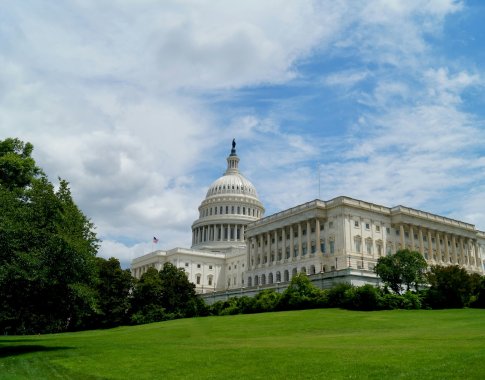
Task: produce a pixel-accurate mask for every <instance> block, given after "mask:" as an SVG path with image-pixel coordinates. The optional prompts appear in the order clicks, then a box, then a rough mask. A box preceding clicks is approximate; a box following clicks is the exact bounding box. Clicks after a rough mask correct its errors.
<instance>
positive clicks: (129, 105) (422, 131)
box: [0, 0, 483, 264]
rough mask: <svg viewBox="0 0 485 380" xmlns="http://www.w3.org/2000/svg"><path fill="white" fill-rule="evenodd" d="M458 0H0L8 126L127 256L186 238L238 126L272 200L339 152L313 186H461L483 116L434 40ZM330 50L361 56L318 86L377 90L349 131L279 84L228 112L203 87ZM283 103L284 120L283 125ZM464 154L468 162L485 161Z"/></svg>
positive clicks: (284, 77) (305, 188)
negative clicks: (319, 117) (328, 130)
mask: <svg viewBox="0 0 485 380" xmlns="http://www.w3.org/2000/svg"><path fill="white" fill-rule="evenodd" d="M461 7H462V5H461V3H459V2H455V1H430V2H427V3H426V4H422V2H420V1H406V2H399V1H375V2H360V1H350V2H345V1H328V2H313V1H299V2H287V1H283V0H282V1H277V0H271V1H265V2H260V1H245V2H238V3H235V2H230V3H229V2H226V1H213V2H206V3H203V2H199V1H184V2H178V1H166V2H163V3H159V2H152V1H143V2H101V3H100V2H95V1H88V2H86V1H83V2H75V1H73V2H68V3H49V4H47V3H42V4H41V3H37V2H35V1H34V2H14V3H11V4H9V6H8V7H7V6H6V7H4V9H3V12H2V15H0V25H2V26H1V27H0V40H2V44H1V46H0V66H1V67H2V71H1V72H0V136H13V135H14V136H17V137H20V138H22V139H24V140H28V141H31V142H33V143H34V145H35V151H34V155H35V157H36V159H37V160H38V163H39V164H40V165H41V166H42V167H44V168H45V169H46V171H47V173H48V174H49V176H50V178H51V179H53V178H56V177H57V176H61V177H63V178H66V179H67V180H68V181H70V183H71V188H72V191H73V194H74V197H75V199H76V201H77V202H78V203H79V204H80V206H81V207H82V209H83V210H84V211H85V213H86V214H87V215H88V216H90V217H91V218H92V219H93V221H94V222H95V224H96V225H97V226H98V232H99V234H100V235H101V237H102V238H103V239H104V240H105V241H104V242H103V245H102V250H101V254H102V255H103V256H111V255H112V254H110V252H113V255H115V254H116V255H119V256H118V257H121V258H122V260H123V262H124V263H125V264H126V263H127V262H128V261H129V260H130V258H132V257H133V256H134V255H137V254H139V253H140V252H141V251H144V250H145V249H147V246H145V245H143V244H142V243H139V242H142V241H149V240H150V239H151V238H152V235H154V234H158V237H159V238H160V240H161V242H163V243H164V244H165V245H164V248H171V246H172V245H188V244H190V224H191V222H192V221H193V220H194V219H195V218H196V217H197V206H198V204H199V203H200V201H201V200H202V199H203V197H204V195H205V188H206V187H207V186H208V185H209V182H210V181H211V180H212V179H215V177H216V176H217V175H218V174H220V173H222V172H223V169H224V167H223V163H224V161H223V160H224V156H223V157H222V158H221V156H220V152H221V148H220V147H219V146H220V143H221V141H225V142H227V144H229V142H230V140H231V139H232V138H233V137H237V138H238V142H242V143H243V144H244V145H242V146H243V152H244V153H245V154H246V155H245V156H244V157H242V166H243V168H245V169H247V170H245V174H247V176H248V177H249V178H250V179H252V180H253V182H254V183H255V184H256V185H257V188H258V189H259V192H260V194H261V197H262V198H263V200H264V201H265V202H267V209H269V210H274V211H277V210H278V209H279V208H283V207H290V206H292V205H294V204H296V203H301V202H303V201H306V200H309V199H313V198H315V197H316V193H317V180H316V177H315V175H314V172H315V169H314V168H315V166H316V162H319V161H320V159H321V158H324V159H325V160H324V161H325V162H328V161H329V160H332V159H333V160H334V161H335V162H334V163H333V164H326V163H325V164H323V166H322V167H323V169H324V171H325V174H324V176H322V178H325V181H324V182H325V183H323V187H322V189H323V190H324V191H323V192H322V194H328V195H330V194H335V195H337V193H339V194H338V195H340V194H348V195H354V196H362V197H363V198H366V199H369V200H376V201H378V200H379V199H383V201H384V200H389V202H390V203H391V204H393V203H394V202H393V200H394V198H395V194H399V193H400V192H402V193H403V194H404V195H403V196H402V197H401V198H400V199H402V200H403V203H404V201H406V202H409V203H411V205H415V204H424V203H425V202H426V201H427V200H429V199H431V198H432V197H435V196H439V194H440V191H439V190H437V188H440V187H442V188H445V189H446V188H450V186H465V185H467V183H466V181H465V182H463V179H461V178H460V177H462V176H460V175H457V173H459V172H460V171H461V170H465V169H466V168H467V167H469V166H470V165H471V164H472V163H473V161H474V160H476V158H477V157H476V155H474V154H472V153H469V154H468V155H466V154H465V155H463V154H461V152H463V151H465V152H471V150H473V147H474V146H476V144H478V143H479V142H481V141H482V140H481V137H480V135H479V134H478V133H477V124H476V120H474V119H473V117H472V116H471V115H468V114H466V113H464V112H462V111H461V110H460V109H459V108H458V107H459V105H460V102H461V97H462V94H463V91H466V90H467V89H469V88H470V87H471V86H476V85H478V84H479V83H480V81H481V79H480V75H479V74H477V73H474V72H473V71H470V70H466V69H463V70H461V69H454V70H451V69H449V68H448V67H447V66H446V64H444V63H442V62H440V64H435V63H434V62H432V54H431V52H430V49H429V45H428V43H427V36H429V35H430V34H432V35H434V36H437V35H439V34H440V33H441V30H442V25H443V22H444V20H445V18H446V17H447V16H449V15H450V14H453V13H455V12H457V11H458V10H460V8H461ZM314 53H318V54H316V55H314ZM322 55H323V56H326V55H328V56H329V57H337V56H343V57H348V58H349V60H351V61H352V62H353V64H352V65H349V66H347V67H341V68H339V70H338V71H334V72H330V73H328V74H326V75H323V77H325V78H326V79H325V80H324V84H325V85H326V86H327V87H328V86H330V87H332V86H338V88H339V89H338V90H339V91H342V90H343V91H345V90H349V91H354V90H355V89H356V88H359V86H360V85H361V84H362V83H364V82H365V83H366V85H367V86H369V88H371V89H370V90H369V89H368V88H365V89H363V88H359V91H357V92H356V93H355V94H354V96H355V97H356V98H357V100H358V101H359V105H362V106H363V107H366V110H365V111H364V112H362V114H361V115H360V118H361V122H360V123H359V122H357V123H356V124H355V126H354V127H353V129H352V130H351V132H352V133H353V134H354V135H353V136H351V137H350V138H344V137H341V136H338V137H334V139H330V138H327V139H324V138H322V137H321V136H319V137H316V136H315V135H314V131H311V130H309V128H307V127H306V126H305V120H304V117H303V116H304V115H303V116H302V113H304V112H305V111H304V110H303V109H300V106H302V104H299V103H298V101H297V100H295V99H290V100H285V99H282V100H280V99H276V100H272V102H268V104H269V105H267V106H266V107H267V108H266V112H260V111H258V110H257V109H252V108H251V106H248V107H246V106H245V105H241V104H238V103H237V102H234V104H235V107H236V108H238V110H236V111H234V113H233V115H232V117H230V120H232V122H231V121H230V122H229V123H228V124H226V123H225V120H224V118H222V117H220V115H219V114H218V110H217V109H214V108H213V105H212V104H211V99H208V98H207V94H211V95H214V93H215V94H216V95H217V94H218V93H219V94H221V97H224V96H227V97H229V98H230V97H231V96H234V97H235V98H237V96H235V95H234V94H235V93H236V92H237V90H238V89H247V88H248V87H251V86H252V87H253V88H255V89H257V88H258V85H260V84H270V85H274V84H279V85H284V84H285V83H287V82H288V81H291V80H292V79H293V78H300V77H302V76H303V75H304V73H303V72H301V71H299V69H300V66H299V64H300V63H302V62H303V63H305V62H308V61H311V60H312V59H314V57H315V56H319V57H320V56H322ZM360 66H362V67H360ZM320 77H322V75H320ZM302 79H303V81H304V79H305V78H302ZM236 95H237V94H236ZM430 99H432V101H430ZM228 114H231V112H228ZM289 116H291V117H294V120H295V123H294V125H292V128H291V130H289V129H287V128H286V127H283V123H282V119H283V118H286V117H289ZM298 117H300V119H298ZM344 127H345V126H339V128H340V129H344ZM339 139H340V140H341V141H340V142H339ZM238 147H239V145H238ZM224 149H225V148H224ZM223 154H226V153H225V150H224V153H223ZM403 162H404V164H403ZM445 165H447V166H445ZM442 166H443V167H445V169H444V170H441V169H439V168H440V167H442ZM206 168H210V170H207V169H206ZM212 168H217V170H219V168H220V170H219V171H216V170H215V169H212ZM474 170H475V171H474V172H473V173H470V172H469V171H468V172H467V173H468V174H470V176H471V177H473V178H475V176H476V173H479V172H480V171H483V166H480V167H476V168H475V169H474ZM214 173H216V174H214ZM341 173H345V174H346V175H345V176H342V175H341ZM337 174H340V175H337ZM212 176H214V178H212ZM449 176H451V177H453V178H452V181H451V182H447V180H448V177H449ZM469 184H470V183H468V185H469ZM322 197H324V196H323V195H322ZM393 197H394V198H393ZM386 203H387V202H386ZM474 204H475V203H474ZM463 207H465V206H463ZM479 212H481V211H479ZM147 239H148V240H147ZM140 247H142V248H140Z"/></svg>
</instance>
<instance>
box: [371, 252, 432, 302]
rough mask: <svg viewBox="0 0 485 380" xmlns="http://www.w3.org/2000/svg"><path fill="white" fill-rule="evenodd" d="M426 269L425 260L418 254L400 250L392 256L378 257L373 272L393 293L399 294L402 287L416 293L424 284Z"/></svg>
mask: <svg viewBox="0 0 485 380" xmlns="http://www.w3.org/2000/svg"><path fill="white" fill-rule="evenodd" d="M427 267H428V265H427V263H426V260H425V259H424V258H423V256H421V254H420V253H419V252H415V251H410V250H408V249H402V250H399V251H397V252H396V253H395V254H394V255H389V256H383V257H379V259H378V260H377V264H376V267H375V269H374V270H375V272H376V274H377V275H378V276H379V277H380V278H381V279H382V281H383V282H384V283H385V284H386V285H387V286H389V287H390V288H391V289H392V290H393V291H394V292H396V293H401V292H402V290H403V285H405V286H406V290H410V289H411V287H414V288H415V290H416V291H417V290H418V288H419V286H420V285H421V284H423V283H425V276H424V272H425V270H426V268H427Z"/></svg>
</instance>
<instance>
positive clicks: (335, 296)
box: [327, 282, 353, 307]
mask: <svg viewBox="0 0 485 380" xmlns="http://www.w3.org/2000/svg"><path fill="white" fill-rule="evenodd" d="M352 288H353V286H352V285H350V284H348V283H346V282H344V283H341V284H337V285H335V286H333V287H332V288H331V289H329V290H328V293H327V296H328V302H327V304H328V307H345V304H346V302H347V301H346V295H345V293H346V292H347V290H350V289H352Z"/></svg>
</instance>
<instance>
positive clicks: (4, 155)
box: [0, 138, 42, 190]
mask: <svg viewBox="0 0 485 380" xmlns="http://www.w3.org/2000/svg"><path fill="white" fill-rule="evenodd" d="M33 149H34V147H33V145H32V144H30V143H23V142H22V141H20V140H19V139H13V138H7V139H5V140H3V141H1V140H0V186H2V187H4V188H7V189H9V190H13V189H15V188H21V189H23V188H25V187H26V186H28V185H29V184H30V183H31V182H32V179H33V178H34V177H36V176H37V175H39V174H41V172H42V171H41V170H40V168H38V167H37V166H36V165H35V161H34V159H33V158H32V157H31V154H32V150H33Z"/></svg>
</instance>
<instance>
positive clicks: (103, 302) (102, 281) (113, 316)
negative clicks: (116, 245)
mask: <svg viewBox="0 0 485 380" xmlns="http://www.w3.org/2000/svg"><path fill="white" fill-rule="evenodd" d="M96 264H97V269H98V280H97V283H96V291H97V313H96V316H95V318H94V319H95V321H93V325H94V326H95V327H114V326H120V325H123V324H125V323H127V322H128V312H129V309H130V299H129V296H130V291H131V289H132V287H133V277H132V276H131V273H130V271H129V270H128V269H125V270H123V269H121V266H120V262H119V260H118V259H115V258H114V257H111V258H109V259H108V260H106V259H103V258H101V257H98V258H97V259H96Z"/></svg>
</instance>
